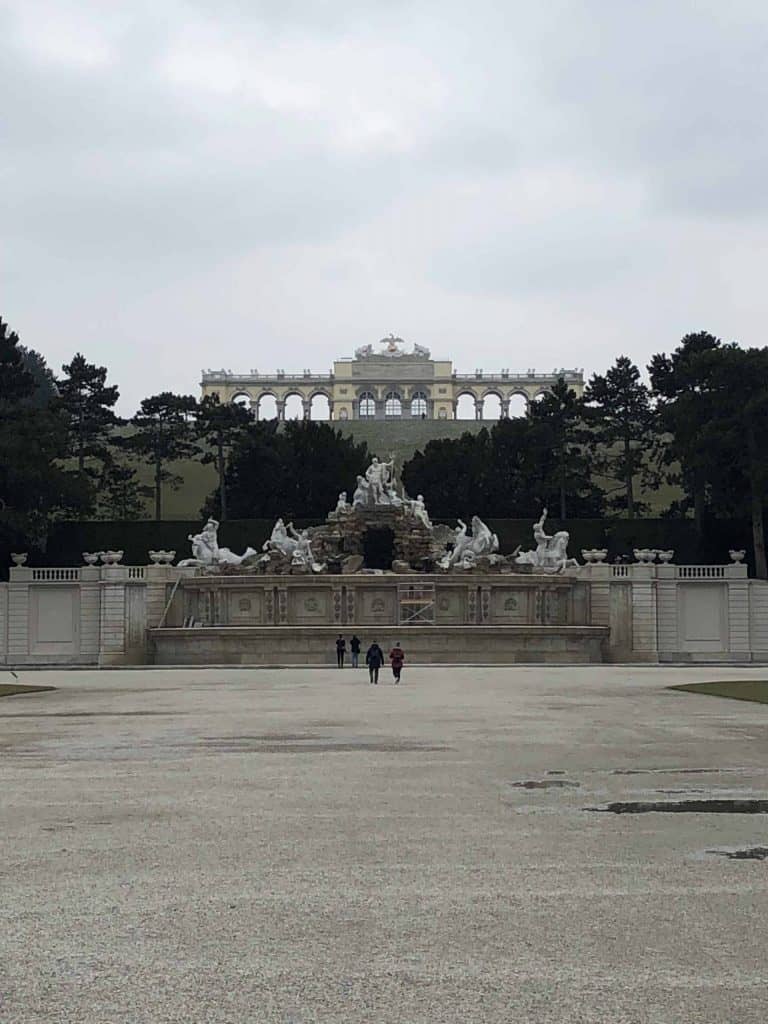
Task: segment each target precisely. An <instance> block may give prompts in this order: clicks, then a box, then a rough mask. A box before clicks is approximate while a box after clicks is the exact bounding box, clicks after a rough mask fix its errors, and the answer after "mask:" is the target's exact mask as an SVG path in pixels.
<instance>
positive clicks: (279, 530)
mask: <svg viewBox="0 0 768 1024" xmlns="http://www.w3.org/2000/svg"><path fill="white" fill-rule="evenodd" d="M289 530H293V523H289V524H288V526H286V525H285V523H284V522H283V520H282V519H278V520H277V522H276V523H275V525H274V526H273V527H272V534H271V536H270V538H269V540H266V541H264V544H263V545H262V551H279V552H280V554H281V555H285V556H286V557H287V558H291V557H292V556H293V552H294V551H295V550H296V541H295V540H294V539H293V537H290V536H289V535H288V531H289Z"/></svg>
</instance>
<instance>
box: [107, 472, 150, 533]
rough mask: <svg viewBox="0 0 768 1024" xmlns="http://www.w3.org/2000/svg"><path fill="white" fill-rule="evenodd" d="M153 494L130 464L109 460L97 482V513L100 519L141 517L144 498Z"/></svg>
mask: <svg viewBox="0 0 768 1024" xmlns="http://www.w3.org/2000/svg"><path fill="white" fill-rule="evenodd" d="M148 494H149V495H151V494H153V491H152V488H147V487H143V486H142V485H141V484H140V483H139V480H138V476H137V473H136V470H135V469H134V468H133V467H132V466H123V465H120V463H118V462H115V461H113V460H111V459H110V460H109V461H108V462H107V463H106V465H105V466H104V471H103V473H102V476H101V480H100V482H99V494H98V503H97V513H98V515H99V518H100V519H141V518H142V516H143V515H144V498H145V497H146V496H147V495H148Z"/></svg>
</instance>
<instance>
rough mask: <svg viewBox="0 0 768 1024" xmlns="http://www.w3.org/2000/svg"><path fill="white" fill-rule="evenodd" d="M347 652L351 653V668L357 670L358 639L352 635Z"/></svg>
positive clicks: (358, 655)
mask: <svg viewBox="0 0 768 1024" xmlns="http://www.w3.org/2000/svg"><path fill="white" fill-rule="evenodd" d="M349 650H350V652H351V653H352V668H357V663H358V661H359V659H360V638H359V637H358V636H357V635H356V634H353V635H352V639H351V640H350V641H349Z"/></svg>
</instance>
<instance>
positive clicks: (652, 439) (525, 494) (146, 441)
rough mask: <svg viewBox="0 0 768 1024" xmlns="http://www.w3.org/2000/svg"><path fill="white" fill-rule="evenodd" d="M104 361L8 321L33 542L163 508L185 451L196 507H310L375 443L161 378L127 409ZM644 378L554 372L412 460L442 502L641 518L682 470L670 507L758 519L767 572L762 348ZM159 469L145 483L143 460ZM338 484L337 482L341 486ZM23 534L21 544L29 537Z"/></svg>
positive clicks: (6, 374) (7, 509) (414, 488)
mask: <svg viewBox="0 0 768 1024" xmlns="http://www.w3.org/2000/svg"><path fill="white" fill-rule="evenodd" d="M107 376H108V371H107V369H106V367H103V366H97V365H95V364H93V363H89V362H88V361H87V360H86V358H85V357H84V356H83V355H82V354H80V353H78V354H76V355H75V356H74V357H73V359H72V360H71V362H70V363H68V364H66V365H64V366H63V367H62V370H61V374H60V375H58V376H57V375H54V374H53V373H52V371H51V370H50V369H49V368H48V367H47V366H46V363H45V360H44V359H43V357H42V356H41V355H40V354H39V353H36V352H34V351H33V350H30V349H27V348H25V347H24V346H23V345H22V344H21V343H20V341H19V338H18V337H17V335H16V334H14V333H13V332H12V331H11V330H10V329H9V327H8V325H7V324H5V323H3V321H2V320H0V530H2V531H4V532H5V534H6V535H7V536H11V537H15V536H18V537H20V538H26V539H27V541H28V542H29V543H39V542H40V540H41V539H43V538H44V536H45V533H46V530H47V529H48V527H49V525H50V523H51V522H52V521H53V520H55V519H56V518H72V517H79V518H88V517H98V518H105V519H130V518H138V517H141V516H143V514H144V509H145V503H146V501H147V500H151V502H152V504H153V506H154V516H155V518H156V519H160V518H161V517H162V512H163V498H164V495H165V494H166V492H167V490H168V489H169V488H170V489H173V488H178V487H180V486H181V484H182V482H183V481H182V479H181V478H180V477H178V476H177V475H175V474H174V473H173V471H172V464H173V463H175V462H178V461H179V460H186V459H197V460H199V461H201V462H203V463H212V464H213V465H214V467H215V469H216V474H217V481H218V483H217V487H216V489H215V491H214V492H213V493H212V494H211V495H210V496H209V499H208V501H207V503H206V506H205V508H204V509H203V510H201V511H202V512H204V513H205V514H215V515H217V516H218V518H220V519H222V520H224V519H227V518H257V517H261V516H264V517H269V516H275V515H282V514H288V515H291V516H296V517H317V516H322V515H324V514H325V512H326V511H328V509H330V508H332V507H333V506H334V505H335V503H336V496H337V493H338V489H339V487H340V486H342V485H343V483H346V484H347V485H350V484H351V483H352V482H353V481H354V479H355V476H356V475H357V474H359V473H362V472H364V470H365V467H366V465H367V463H368V459H369V453H368V451H367V448H366V446H365V445H364V444H356V443H355V442H354V441H353V440H352V439H351V438H348V437H342V436H341V434H340V433H338V432H337V431H335V430H334V429H333V428H332V427H331V426H329V425H328V424H324V423H317V422H308V421H304V422H289V423H286V424H280V425H278V424H277V423H276V422H275V421H268V422H256V421H255V420H254V419H253V417H252V416H251V414H250V413H249V412H248V410H246V409H244V408H242V407H241V406H239V405H236V404H231V405H222V404H221V403H220V402H219V401H218V398H217V397H216V396H206V397H205V398H203V399H202V400H201V401H198V400H197V399H196V398H195V397H194V396H192V395H176V394H173V393H171V392H163V393H161V394H157V395H153V396H150V397H148V398H145V399H144V400H143V401H142V402H141V403H140V406H139V409H138V410H137V411H136V413H135V415H134V416H133V417H131V418H130V419H128V420H125V419H121V418H120V417H118V416H117V414H116V413H115V411H114V410H115V405H116V403H117V401H118V398H119V390H118V388H117V387H116V386H115V385H113V384H110V383H108V382H107ZM648 376H649V380H648V383H646V382H645V381H644V380H643V378H642V375H641V372H640V370H639V368H638V367H637V366H636V365H634V364H633V363H632V361H631V360H630V359H628V358H627V357H625V356H620V357H619V358H618V359H617V360H616V361H615V363H614V365H613V366H611V367H610V368H609V369H608V370H607V371H606V372H605V373H603V374H599V373H596V374H593V376H592V377H591V378H590V380H589V382H588V384H587V387H586V389H585V393H584V395H583V396H581V397H579V396H577V395H576V394H575V393H574V392H573V391H572V390H571V389H570V388H568V387H567V385H566V384H565V382H564V381H563V380H560V381H558V382H557V383H556V385H555V386H554V387H553V388H552V389H551V391H549V392H547V393H546V394H544V395H543V396H542V397H541V399H540V400H538V401H535V402H532V403H531V405H530V408H529V411H528V414H527V415H526V416H525V417H522V418H520V419H502V420H500V421H498V422H497V423H496V424H495V425H494V426H493V427H491V428H490V429H487V428H484V429H482V430H480V431H479V432H478V433H474V434H473V433H469V432H468V433H465V434H464V435H462V436H461V437H459V438H456V439H440V440H435V441H430V442H429V443H428V444H427V445H426V446H425V448H424V450H423V451H421V452H417V453H416V454H415V456H414V457H413V458H412V459H411V460H410V461H409V462H408V463H406V465H405V466H404V467H402V471H401V476H402V481H403V483H404V485H405V487H406V488H407V490H408V492H409V493H410V494H411V495H415V494H417V493H421V494H423V495H424V496H425V498H426V500H427V503H428V505H429V507H430V509H431V510H432V512H433V514H434V515H435V516H437V517H438V518H440V517H443V518H445V517H449V516H454V515H462V514H464V513H466V512H467V511H469V510H471V511H472V512H476V513H477V514H479V515H481V516H488V517H491V518H492V517H510V518H516V517H523V516H525V517H527V516H531V515H534V514H535V513H537V512H538V510H539V508H540V507H541V506H542V505H547V506H548V507H549V508H550V509H551V510H552V511H553V513H556V514H558V515H559V518H560V519H564V520H565V519H568V518H573V517H594V516H601V515H621V516H625V517H629V518H634V517H636V516H641V515H643V514H645V513H646V512H647V511H648V509H647V506H646V505H645V504H644V502H643V500H642V493H644V492H647V491H648V490H652V489H655V488H657V487H658V486H659V485H660V484H662V483H665V482H666V483H671V484H676V485H677V486H678V487H679V490H680V493H681V495H682V497H681V498H680V499H678V500H676V501H674V502H672V504H671V505H670V507H669V508H668V510H667V512H666V514H667V515H669V516H690V517H692V518H693V519H694V522H695V525H696V529H697V530H698V531H699V532H701V531H702V530H703V527H704V523H705V520H706V519H707V517H713V518H714V517H718V516H723V517H725V516H728V517H749V518H750V519H751V521H752V532H753V541H754V548H755V561H756V568H757V572H758V575H760V576H763V577H765V576H768V571H766V556H765V545H764V539H763V512H764V504H765V492H766V475H767V474H768V454H767V453H768V447H767V445H766V441H768V349H765V348H764V349H758V348H748V349H745V348H742V347H740V346H738V345H737V344H734V343H723V342H722V341H721V340H720V339H718V338H716V337H714V336H713V335H711V334H708V333H706V332H699V333H695V334H688V335H686V336H685V337H684V338H683V339H682V340H681V342H680V344H679V345H678V346H677V347H676V348H675V349H674V350H673V351H672V352H671V354H670V355H667V354H665V353H660V354H657V355H655V356H653V358H652V359H651V361H650V363H649V366H648ZM141 463H143V464H145V465H146V466H149V467H150V469H151V481H152V482H151V484H142V483H141V482H140V479H139V475H138V473H137V467H138V465H139V464H141ZM342 482H343V483H342ZM20 542H21V541H20Z"/></svg>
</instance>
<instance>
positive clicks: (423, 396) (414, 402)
mask: <svg viewBox="0 0 768 1024" xmlns="http://www.w3.org/2000/svg"><path fill="white" fill-rule="evenodd" d="M410 401H411V418H412V419H416V420H420V419H421V417H422V416H427V414H428V413H429V395H428V394H427V392H426V391H424V390H423V389H422V388H416V389H415V390H414V391H412V393H411V399H410Z"/></svg>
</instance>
